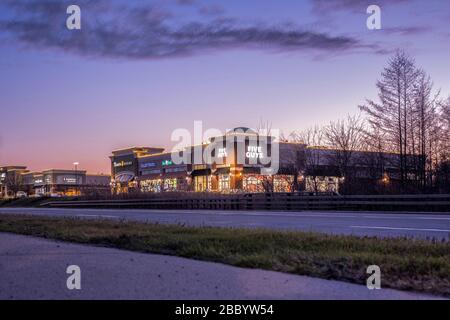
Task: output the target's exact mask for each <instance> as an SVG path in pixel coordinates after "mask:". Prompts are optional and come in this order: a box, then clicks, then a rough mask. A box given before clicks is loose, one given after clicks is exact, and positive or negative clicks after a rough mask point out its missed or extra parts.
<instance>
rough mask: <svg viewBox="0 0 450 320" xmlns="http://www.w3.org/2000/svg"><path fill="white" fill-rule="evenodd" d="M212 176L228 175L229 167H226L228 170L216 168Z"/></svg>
mask: <svg viewBox="0 0 450 320" xmlns="http://www.w3.org/2000/svg"><path fill="white" fill-rule="evenodd" d="M214 174H230V167H228V168H217V169H216V171H214Z"/></svg>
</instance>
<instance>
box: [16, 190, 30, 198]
mask: <svg viewBox="0 0 450 320" xmlns="http://www.w3.org/2000/svg"><path fill="white" fill-rule="evenodd" d="M26 197H28V195H27V193H26V192H24V191H17V192H16V198H26Z"/></svg>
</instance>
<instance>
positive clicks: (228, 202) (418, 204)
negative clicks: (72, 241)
mask: <svg viewBox="0 0 450 320" xmlns="http://www.w3.org/2000/svg"><path fill="white" fill-rule="evenodd" d="M41 206H43V207H60V208H63V207H66V208H67V207H68V208H88V207H89V208H147V209H209V210H279V211H301V210H355V211H358V210H359V211H422V212H450V195H400V196H392V195H388V196H384V195H383V196H338V195H336V196H309V195H303V194H296V193H267V194H239V195H230V196H227V197H219V198H210V197H208V198H192V197H189V198H154V199H136V200H84V201H61V200H60V201H48V202H45V203H42V204H41Z"/></svg>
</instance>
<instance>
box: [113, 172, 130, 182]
mask: <svg viewBox="0 0 450 320" xmlns="http://www.w3.org/2000/svg"><path fill="white" fill-rule="evenodd" d="M133 179H134V174H133V173H121V174H119V175H117V176H116V177H115V179H114V181H115V182H118V183H128V182H130V181H131V180H133Z"/></svg>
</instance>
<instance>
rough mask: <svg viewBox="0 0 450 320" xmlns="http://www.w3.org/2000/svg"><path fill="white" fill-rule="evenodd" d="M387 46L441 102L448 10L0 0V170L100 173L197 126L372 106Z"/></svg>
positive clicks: (445, 5) (295, 120) (301, 119)
mask: <svg viewBox="0 0 450 320" xmlns="http://www.w3.org/2000/svg"><path fill="white" fill-rule="evenodd" d="M372 3H373V4H378V5H379V6H380V7H381V9H382V30H368V29H367V27H366V19H367V17H368V14H367V13H366V8H367V6H368V5H369V4H372ZM70 4H77V5H79V6H80V8H81V14H82V18H81V25H82V29H81V30H68V29H67V28H66V27H65V22H66V18H67V16H68V15H67V14H66V8H67V6H68V5H70ZM396 49H404V50H405V51H407V52H408V53H409V54H410V55H411V56H413V57H414V58H415V59H416V62H417V65H418V66H420V67H422V68H423V69H424V70H425V71H426V72H427V73H428V74H429V75H430V76H431V77H432V79H433V81H434V84H435V88H436V90H439V89H440V90H441V94H442V96H443V97H444V96H448V95H450V1H448V0H430V1H421V0H417V1H409V0H389V1H387V0H384V1H383V0H378V1H365V0H360V1H358V0H304V1H303V0H223V1H218V0H217V1H216V0H167V1H145V0H141V1H129V0H128V1H126V0H123V1H114V0H113V1H109V0H99V1H85V0H84V1H81V0H70V1H62V0H31V1H22V0H19V1H17V0H15V1H9V0H2V1H1V2H0V108H1V112H0V118H1V125H0V165H19V164H21V165H27V166H28V167H29V169H31V170H43V169H48V168H67V169H69V168H72V163H73V162H74V161H78V162H79V163H80V165H79V168H81V169H86V170H88V171H90V172H92V173H97V172H104V173H109V171H110V162H109V158H108V156H109V155H110V153H111V151H112V150H114V149H118V148H123V147H128V146H135V145H143V146H155V147H160V146H162V147H167V148H170V147H171V146H173V145H174V144H175V142H171V141H170V135H171V133H172V131H173V130H175V129H177V128H186V129H189V130H193V125H194V121H195V120H201V121H203V124H204V129H207V128H217V129H220V130H225V129H227V128H233V127H238V126H246V127H256V126H257V125H258V123H259V122H260V120H263V121H269V122H270V123H271V125H272V128H277V129H280V130H282V131H283V132H285V133H286V134H288V133H290V132H291V131H293V130H302V129H306V128H307V127H309V126H312V125H314V124H326V123H328V122H329V121H331V120H336V119H338V118H341V117H344V116H346V115H347V114H355V113H357V112H358V105H359V104H361V103H364V101H365V99H366V98H371V99H376V95H377V91H376V88H375V83H376V80H377V79H378V78H379V76H380V73H381V71H382V69H383V67H384V66H385V65H386V62H387V60H388V59H389V56H390V55H392V54H393V53H394V52H395V50H396Z"/></svg>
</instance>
